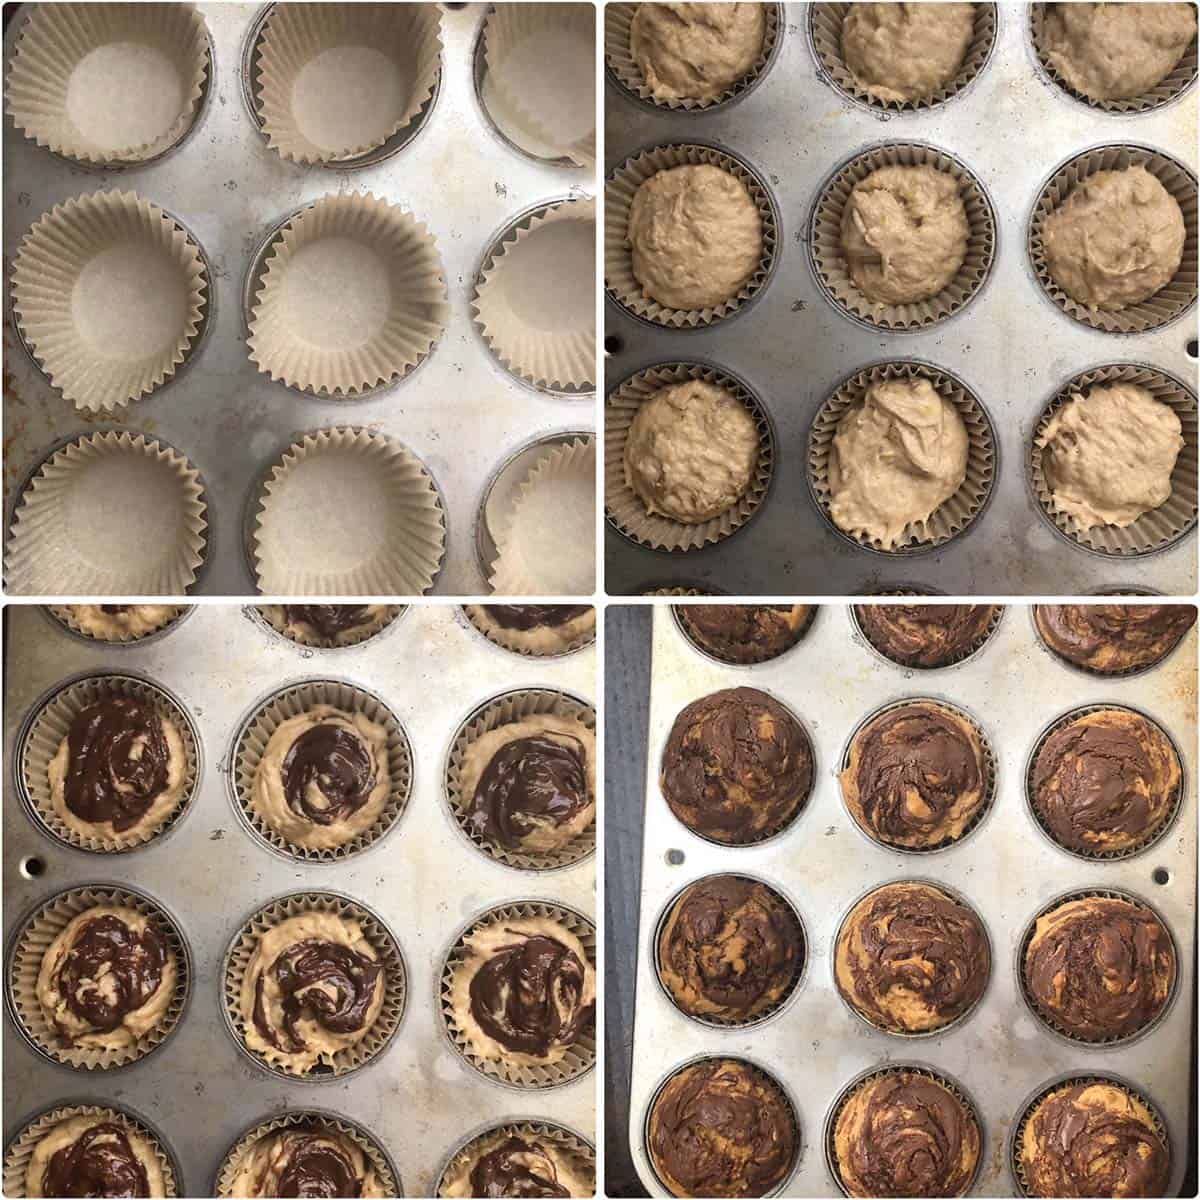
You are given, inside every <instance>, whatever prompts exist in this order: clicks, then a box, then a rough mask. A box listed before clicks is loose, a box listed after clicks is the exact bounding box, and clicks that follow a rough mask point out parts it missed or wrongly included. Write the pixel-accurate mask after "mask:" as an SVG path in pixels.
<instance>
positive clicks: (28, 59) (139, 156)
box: [5, 4, 212, 166]
mask: <svg viewBox="0 0 1200 1200" xmlns="http://www.w3.org/2000/svg"><path fill="white" fill-rule="evenodd" d="M211 53H212V51H211V47H210V43H209V37H208V28H207V26H206V25H205V23H204V18H203V17H202V16H201V15H200V13H199V12H198V11H197V10H196V7H195V5H193V4H45V5H38V6H36V7H35V8H34V9H33V10H32V14H31V15H30V16H29V17H28V19H27V20H26V21H25V24H24V26H23V27H22V29H21V33H20V35H19V38H18V40H17V44H16V48H15V50H14V52H13V56H12V59H11V61H10V64H9V70H8V79H7V84H6V87H5V98H6V99H7V101H8V111H9V114H10V116H11V117H12V119H13V123H14V124H15V125H16V127H17V128H18V129H19V130H21V132H22V133H24V134H25V136H26V137H28V138H31V139H32V140H33V141H35V142H37V144H38V145H39V146H45V147H46V148H47V149H48V150H51V151H53V153H55V154H59V155H62V156H63V157H65V158H70V159H74V160H75V161H76V162H81V163H86V164H95V165H101V166H114V165H118V164H126V163H141V162H146V161H147V160H149V159H152V158H157V157H158V156H159V155H161V154H163V153H165V152H166V151H167V150H169V149H170V148H171V147H173V146H174V145H176V144H177V143H178V142H179V141H181V140H182V138H183V137H184V136H185V134H187V132H188V131H189V129H190V128H191V126H192V124H193V122H194V121H195V120H196V118H197V116H198V115H199V112H200V107H201V103H202V97H203V94H204V89H205V86H206V82H207V81H208V79H209V77H210V72H211V66H212V64H211ZM118 79H119V80H120V81H121V84H120V87H119V88H117V87H114V83H113V81H114V80H118Z"/></svg>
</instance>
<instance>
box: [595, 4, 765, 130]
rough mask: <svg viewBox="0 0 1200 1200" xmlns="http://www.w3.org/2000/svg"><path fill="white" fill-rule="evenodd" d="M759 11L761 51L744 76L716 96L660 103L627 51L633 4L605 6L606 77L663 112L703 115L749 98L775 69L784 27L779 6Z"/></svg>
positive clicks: (672, 99) (674, 98)
mask: <svg viewBox="0 0 1200 1200" xmlns="http://www.w3.org/2000/svg"><path fill="white" fill-rule="evenodd" d="M762 8H763V16H764V17H765V18H766V27H765V29H764V30H763V44H762V49H761V51H760V52H759V54H758V57H757V58H756V59H755V60H754V62H753V63H752V64H751V67H750V69H749V70H748V71H747V72H746V74H745V75H743V76H742V77H741V78H740V79H738V80H736V81H735V82H734V83H733V84H731V85H730V86H729V87H727V88H726V89H725V90H724V91H723V92H721V94H720V95H718V96H713V97H708V98H703V99H696V98H693V97H687V98H678V97H672V98H671V99H662V100H660V99H656V98H655V96H654V94H653V93H652V92H651V91H650V88H649V87H647V86H646V78H645V76H644V75H643V74H642V70H641V68H640V67H639V66H638V65H637V63H636V62H635V61H634V58H633V53H632V51H631V50H630V41H631V36H632V28H633V18H634V16H635V14H636V13H637V10H638V6H637V4H609V5H607V6H606V7H605V9H604V65H605V68H606V71H607V74H608V77H609V78H610V79H612V80H613V81H614V82H615V83H616V84H617V85H618V86H619V87H620V88H621V89H622V90H623V91H624V92H625V93H626V95H627V96H629V97H630V98H631V99H634V100H637V101H639V102H641V103H642V104H648V105H650V106H651V107H653V108H657V109H662V110H664V111H667V112H681V113H696V114H704V113H710V112H712V111H713V110H714V109H717V108H723V107H726V106H728V105H730V104H734V103H736V102H737V101H739V100H742V99H744V98H745V97H746V96H748V95H750V93H751V92H752V91H754V89H755V88H757V87H758V85H759V84H760V83H762V81H763V80H764V79H765V78H766V76H767V74H768V73H769V72H770V70H771V68H772V67H773V66H774V65H775V60H776V59H777V58H778V57H779V50H780V47H781V46H782V45H783V39H782V38H781V37H780V31H781V30H782V29H783V27H784V26H785V25H786V23H787V22H786V18H785V16H784V11H783V5H782V4H777V3H771V2H770V0H767V2H766V3H764V4H763V5H762Z"/></svg>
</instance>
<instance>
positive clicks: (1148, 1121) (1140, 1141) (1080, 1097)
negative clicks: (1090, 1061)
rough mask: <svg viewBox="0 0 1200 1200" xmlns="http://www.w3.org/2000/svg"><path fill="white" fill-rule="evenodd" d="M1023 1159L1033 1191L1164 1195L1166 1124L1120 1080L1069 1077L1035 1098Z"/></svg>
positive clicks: (1168, 1166)
mask: <svg viewBox="0 0 1200 1200" xmlns="http://www.w3.org/2000/svg"><path fill="white" fill-rule="evenodd" d="M1017 1158H1018V1162H1019V1165H1020V1168H1021V1171H1022V1173H1023V1174H1024V1177H1025V1185H1026V1190H1027V1192H1028V1194H1029V1195H1031V1196H1113V1197H1123V1196H1165V1195H1166V1191H1167V1181H1168V1178H1169V1176H1170V1172H1171V1152H1170V1149H1169V1147H1168V1145H1167V1140H1166V1135H1165V1133H1164V1131H1163V1128H1162V1125H1161V1124H1160V1123H1159V1122H1158V1120H1156V1119H1155V1117H1154V1116H1153V1114H1152V1113H1151V1112H1150V1110H1149V1109H1148V1108H1147V1107H1146V1105H1145V1104H1144V1103H1143V1102H1142V1101H1141V1100H1140V1099H1139V1098H1138V1097H1136V1096H1134V1095H1133V1094H1132V1093H1131V1092H1129V1091H1128V1090H1127V1089H1125V1088H1123V1087H1122V1086H1121V1085H1120V1084H1118V1083H1107V1082H1091V1081H1089V1082H1068V1083H1064V1084H1063V1085H1062V1086H1061V1087H1058V1088H1055V1089H1054V1090H1053V1091H1052V1092H1050V1093H1049V1094H1048V1095H1046V1096H1043V1097H1042V1099H1041V1100H1039V1101H1038V1102H1037V1104H1035V1105H1034V1107H1033V1110H1032V1112H1031V1113H1030V1114H1029V1117H1028V1119H1027V1120H1026V1121H1025V1125H1024V1128H1023V1129H1022V1130H1021V1138H1020V1146H1019V1149H1018V1154H1017Z"/></svg>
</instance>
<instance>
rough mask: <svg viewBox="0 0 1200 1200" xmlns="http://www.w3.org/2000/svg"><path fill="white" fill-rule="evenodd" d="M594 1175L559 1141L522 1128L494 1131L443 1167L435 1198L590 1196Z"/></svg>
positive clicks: (593, 1187) (474, 1142)
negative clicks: (443, 1171) (443, 1170)
mask: <svg viewBox="0 0 1200 1200" xmlns="http://www.w3.org/2000/svg"><path fill="white" fill-rule="evenodd" d="M595 1191H596V1172H595V1168H594V1167H593V1166H592V1164H590V1163H587V1162H584V1161H583V1159H582V1158H581V1157H580V1156H579V1155H577V1154H573V1153H571V1152H570V1151H569V1150H568V1149H567V1147H566V1146H565V1145H564V1144H563V1143H562V1142H561V1141H559V1140H558V1139H555V1138H550V1137H544V1136H537V1135H534V1134H532V1133H527V1132H525V1131H524V1130H523V1129H518V1130H517V1131H516V1132H514V1131H513V1129H512V1128H509V1127H506V1128H502V1129H495V1130H492V1131H491V1132H490V1133H485V1134H483V1135H482V1136H481V1137H478V1138H476V1139H475V1140H474V1141H473V1142H471V1144H470V1145H468V1146H465V1147H464V1148H463V1149H462V1151H460V1152H459V1154H457V1155H456V1156H455V1158H454V1161H453V1162H451V1163H450V1165H449V1166H448V1167H447V1168H446V1172H445V1174H444V1175H443V1176H442V1179H441V1183H440V1185H439V1186H438V1192H437V1194H438V1195H439V1196H447V1197H453V1196H462V1197H469V1196H592V1195H594V1194H595Z"/></svg>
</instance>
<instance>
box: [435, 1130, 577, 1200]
mask: <svg viewBox="0 0 1200 1200" xmlns="http://www.w3.org/2000/svg"><path fill="white" fill-rule="evenodd" d="M496 1134H501V1135H503V1136H505V1137H518V1138H523V1139H529V1140H536V1141H538V1142H542V1143H546V1142H549V1143H550V1145H551V1146H552V1147H553V1148H554V1149H555V1150H557V1151H558V1152H559V1153H560V1154H562V1155H564V1156H565V1157H567V1158H568V1159H570V1160H571V1161H572V1162H573V1164H574V1165H575V1167H576V1169H577V1170H578V1171H579V1173H580V1174H581V1175H585V1176H586V1175H588V1174H590V1175H591V1176H592V1177H593V1179H594V1178H595V1175H596V1147H595V1146H593V1145H592V1143H591V1142H589V1141H588V1140H587V1139H586V1138H585V1137H583V1136H582V1135H580V1134H578V1133H576V1132H575V1131H574V1130H573V1129H568V1128H567V1126H565V1125H557V1124H555V1123H554V1122H552V1121H543V1120H531V1121H506V1122H503V1123H501V1124H499V1125H490V1126H488V1127H487V1128H486V1129H483V1130H481V1131H480V1132H478V1133H473V1134H471V1136H470V1137H468V1138H466V1139H465V1140H464V1141H462V1142H460V1143H459V1144H458V1145H457V1146H455V1148H454V1149H453V1150H451V1152H450V1154H449V1155H448V1156H447V1158H446V1160H445V1162H444V1163H443V1164H442V1168H441V1170H440V1171H438V1173H437V1182H436V1183H435V1184H434V1185H433V1194H434V1195H435V1196H442V1195H444V1194H445V1193H444V1192H443V1190H442V1189H443V1188H444V1187H445V1186H446V1176H447V1175H449V1174H450V1173H451V1172H452V1171H456V1170H458V1169H459V1168H460V1167H462V1166H464V1165H465V1164H467V1163H469V1162H470V1161H471V1156H472V1154H473V1153H474V1151H475V1147H476V1146H477V1145H478V1143H480V1142H482V1141H483V1140H484V1139H485V1138H490V1137H494V1136H495V1135H496Z"/></svg>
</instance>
